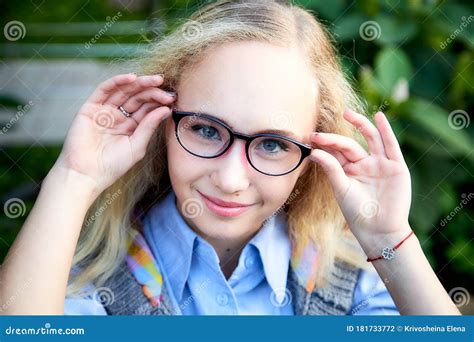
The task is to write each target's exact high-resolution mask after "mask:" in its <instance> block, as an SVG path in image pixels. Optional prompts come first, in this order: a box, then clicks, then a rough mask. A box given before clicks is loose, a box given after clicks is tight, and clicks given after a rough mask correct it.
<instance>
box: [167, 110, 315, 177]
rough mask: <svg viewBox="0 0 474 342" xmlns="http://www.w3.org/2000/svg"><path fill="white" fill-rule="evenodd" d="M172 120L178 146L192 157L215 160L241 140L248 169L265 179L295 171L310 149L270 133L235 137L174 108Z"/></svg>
mask: <svg viewBox="0 0 474 342" xmlns="http://www.w3.org/2000/svg"><path fill="white" fill-rule="evenodd" d="M172 118H173V121H174V122H175V128H176V130H175V131H176V138H177V139H178V142H179V143H180V145H181V146H182V147H183V148H184V149H185V150H186V151H188V152H189V153H191V154H192V155H194V156H197V157H201V158H217V157H219V156H221V155H222V154H224V153H225V152H226V151H227V150H228V149H229V148H230V147H231V146H232V143H233V142H234V139H235V138H238V139H242V140H245V152H246V155H247V160H248V161H249V163H250V165H252V167H253V168H254V169H255V170H257V171H259V172H261V173H263V174H265V175H268V176H283V175H286V174H288V173H290V172H292V171H294V170H295V169H296V168H297V167H298V166H300V164H301V162H302V161H303V159H304V158H306V157H307V156H309V155H310V153H311V147H310V146H308V145H306V144H303V143H300V142H298V141H296V140H294V139H292V138H289V137H285V136H282V135H278V134H273V133H261V134H255V135H247V134H243V133H238V132H235V131H233V130H232V128H230V127H229V126H228V125H227V124H226V123H225V122H223V121H221V120H219V119H217V118H215V117H213V116H210V115H208V114H202V113H195V112H185V111H180V110H177V109H176V108H173V109H172Z"/></svg>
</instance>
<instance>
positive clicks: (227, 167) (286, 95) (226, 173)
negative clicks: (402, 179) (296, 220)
mask: <svg viewBox="0 0 474 342" xmlns="http://www.w3.org/2000/svg"><path fill="white" fill-rule="evenodd" d="M300 53H301V52H299V51H297V50H290V49H285V48H282V47H277V46H273V45H269V44H265V43H259V42H236V43H227V44H224V45H221V46H218V47H215V48H213V49H211V50H209V51H208V52H207V53H206V56H205V58H204V59H203V60H202V61H201V62H200V63H199V64H198V65H196V66H194V67H193V68H190V69H188V70H186V71H185V72H184V73H183V74H182V76H181V81H180V84H179V86H178V88H177V93H178V97H177V101H176V104H175V105H176V108H177V109H178V110H181V111H191V112H200V113H206V114H209V115H212V116H214V117H216V118H218V119H220V120H222V121H224V122H226V123H227V124H228V125H229V126H231V127H232V128H233V130H234V131H236V132H240V133H244V134H249V135H251V134H256V133H261V132H263V131H266V132H268V131H269V130H273V132H272V133H277V132H275V131H281V132H278V133H277V134H281V135H285V136H290V137H291V136H294V137H295V138H296V140H298V141H299V142H302V143H305V144H308V145H310V140H309V136H310V134H311V133H312V131H313V128H314V127H315V120H316V108H317V103H316V101H317V100H316V99H317V86H316V81H315V78H314V75H313V72H312V71H311V69H310V68H309V66H308V65H307V64H306V60H305V57H304V56H303V55H301V54H300ZM166 136H167V141H168V146H167V153H168V162H169V166H168V167H169V175H170V179H171V183H172V186H173V189H174V192H175V193H176V197H177V206H178V210H180V212H181V214H182V215H183V217H184V219H185V220H186V222H187V223H188V224H189V226H190V227H191V228H192V229H193V230H195V231H196V232H197V233H199V234H200V235H201V236H203V237H206V238H208V239H210V240H214V241H220V240H222V241H232V240H233V241H246V240H247V239H250V238H251V237H252V236H253V235H254V234H255V233H256V232H257V231H258V230H259V228H260V227H261V224H262V223H263V222H264V220H265V219H267V218H268V217H270V216H271V215H272V214H273V213H274V212H275V211H277V210H278V209H279V208H280V207H281V206H282V205H283V204H284V202H285V201H286V200H287V198H288V197H289V196H290V194H291V192H292V190H293V187H294V185H295V183H296V181H297V179H298V177H299V176H300V175H301V173H302V171H303V169H304V168H305V166H307V163H309V162H310V161H309V160H308V158H306V159H305V160H304V161H303V163H302V164H301V165H300V166H299V167H298V168H297V169H296V170H294V171H293V172H291V173H289V174H286V175H283V176H268V175H265V174H262V173H260V172H258V171H257V170H255V169H254V168H253V167H252V166H251V165H250V164H249V162H248V160H247V158H246V153H245V141H244V140H240V139H235V140H234V143H233V145H232V146H231V147H230V148H229V149H228V150H227V151H226V152H225V153H224V154H223V155H221V156H219V157H217V158H213V159H205V158H200V157H197V156H194V155H192V154H190V153H189V152H187V151H186V150H185V149H184V148H183V147H182V146H181V145H180V144H179V142H178V140H177V139H176V136H175V124H174V122H173V120H172V119H171V118H169V119H168V120H167V122H166ZM201 194H204V195H205V196H211V197H214V198H217V199H220V200H221V201H226V202H238V203H241V204H245V205H250V207H248V208H246V210H245V211H244V212H242V213H240V214H238V215H233V216H228V215H224V214H222V213H221V211H229V210H226V209H225V208H224V210H221V209H222V208H219V207H217V210H216V209H215V208H216V207H213V206H212V205H211V207H209V206H208V202H207V201H205V200H204V199H203V197H202V195H201ZM231 210H235V209H231Z"/></svg>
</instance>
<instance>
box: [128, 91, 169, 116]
mask: <svg viewBox="0 0 474 342" xmlns="http://www.w3.org/2000/svg"><path fill="white" fill-rule="evenodd" d="M175 99H176V96H172V95H170V94H169V93H167V92H166V91H164V90H162V89H159V88H148V89H146V90H143V91H141V92H139V93H137V94H135V95H134V96H132V97H130V98H129V99H128V100H126V101H125V103H124V104H122V108H123V109H125V110H126V111H127V112H129V113H135V112H136V111H137V110H138V108H140V107H141V106H142V105H143V104H144V103H146V102H158V103H159V104H163V105H166V104H171V103H172V102H173V101H174V100H175Z"/></svg>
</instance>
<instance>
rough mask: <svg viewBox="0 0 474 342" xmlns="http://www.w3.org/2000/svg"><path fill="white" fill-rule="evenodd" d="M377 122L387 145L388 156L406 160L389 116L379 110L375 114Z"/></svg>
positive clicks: (386, 152) (397, 159) (384, 143)
mask: <svg viewBox="0 0 474 342" xmlns="http://www.w3.org/2000/svg"><path fill="white" fill-rule="evenodd" d="M375 122H376V124H377V127H378V129H379V131H380V135H381V136H382V142H383V145H384V147H385V154H386V155H387V158H388V159H391V160H395V161H399V162H405V159H404V158H403V154H402V151H401V149H400V145H399V143H398V140H397V137H396V136H395V133H394V132H393V129H392V127H391V126H390V123H389V121H388V119H387V116H386V115H385V114H384V113H382V112H377V113H376V114H375Z"/></svg>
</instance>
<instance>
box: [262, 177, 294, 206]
mask: <svg viewBox="0 0 474 342" xmlns="http://www.w3.org/2000/svg"><path fill="white" fill-rule="evenodd" d="M297 179H298V177H297V175H293V174H289V175H285V176H280V177H274V178H272V177H267V178H262V179H261V181H260V182H259V189H260V193H261V196H262V198H263V199H264V201H265V203H266V205H267V206H268V207H272V209H273V210H276V209H278V208H279V207H281V206H282V205H283V204H284V203H285V201H286V200H287V199H288V197H290V195H291V192H292V190H293V188H294V186H295V184H296V181H297ZM268 189H271V191H268Z"/></svg>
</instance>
